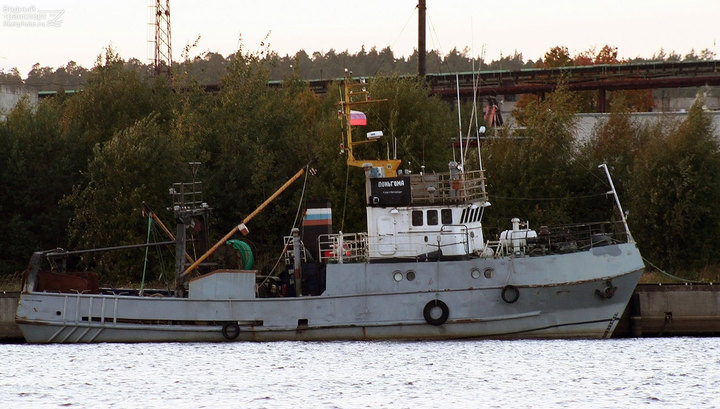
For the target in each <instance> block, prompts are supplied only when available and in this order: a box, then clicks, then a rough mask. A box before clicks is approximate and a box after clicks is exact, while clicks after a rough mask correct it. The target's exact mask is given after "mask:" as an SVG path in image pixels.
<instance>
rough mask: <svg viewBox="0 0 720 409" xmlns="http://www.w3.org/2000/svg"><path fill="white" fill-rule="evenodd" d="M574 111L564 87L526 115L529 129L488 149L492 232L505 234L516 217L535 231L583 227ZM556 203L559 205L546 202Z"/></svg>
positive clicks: (528, 109) (531, 106)
mask: <svg viewBox="0 0 720 409" xmlns="http://www.w3.org/2000/svg"><path fill="white" fill-rule="evenodd" d="M574 107H575V104H574V101H573V98H572V94H571V93H569V92H568V91H567V89H565V88H564V87H563V86H560V87H558V89H557V90H556V91H555V92H553V93H551V94H549V95H548V96H547V97H546V98H545V99H544V100H541V101H533V102H531V103H530V104H529V105H528V106H527V107H526V108H525V109H524V115H523V118H524V120H523V122H522V125H523V126H524V128H521V129H520V130H519V131H517V133H516V134H514V135H511V136H510V137H501V138H497V139H493V140H491V141H490V142H489V143H488V144H487V145H486V147H485V148H484V151H483V152H484V155H485V157H486V160H484V164H485V166H486V168H487V178H488V184H489V194H490V199H491V200H490V201H491V202H492V203H493V207H492V208H490V209H488V211H487V215H488V219H487V222H486V225H487V226H488V227H491V228H492V227H498V228H499V229H501V230H502V229H504V228H506V227H507V226H508V225H509V220H510V219H511V218H512V217H519V218H521V219H523V220H530V221H531V222H532V223H534V224H535V225H537V224H561V223H569V222H573V221H575V222H577V220H572V202H571V201H570V200H569V199H571V195H572V192H573V191H574V187H575V186H576V185H579V184H581V183H580V182H578V181H576V180H575V179H574V177H575V176H576V175H575V174H574V172H573V170H574V166H575V162H574V158H575V147H574V127H575V116H574V114H575V111H574ZM506 132H507V130H506ZM550 198H552V199H554V200H544V199H550Z"/></svg>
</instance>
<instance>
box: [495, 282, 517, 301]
mask: <svg viewBox="0 0 720 409" xmlns="http://www.w3.org/2000/svg"><path fill="white" fill-rule="evenodd" d="M500 296H501V297H502V299H503V301H505V302H506V303H508V304H512V303H514V302H515V301H517V300H518V298H520V290H518V288H517V287H515V286H514V285H506V286H505V287H503V289H502V293H500Z"/></svg>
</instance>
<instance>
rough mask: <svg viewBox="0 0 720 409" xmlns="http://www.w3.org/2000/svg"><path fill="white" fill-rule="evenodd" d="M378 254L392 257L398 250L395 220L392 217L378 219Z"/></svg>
mask: <svg viewBox="0 0 720 409" xmlns="http://www.w3.org/2000/svg"><path fill="white" fill-rule="evenodd" d="M376 231H377V235H378V239H377V243H378V253H380V254H382V255H383V256H391V255H393V254H395V251H396V250H397V247H396V244H395V219H394V218H392V217H390V216H381V217H378V218H377V230H376Z"/></svg>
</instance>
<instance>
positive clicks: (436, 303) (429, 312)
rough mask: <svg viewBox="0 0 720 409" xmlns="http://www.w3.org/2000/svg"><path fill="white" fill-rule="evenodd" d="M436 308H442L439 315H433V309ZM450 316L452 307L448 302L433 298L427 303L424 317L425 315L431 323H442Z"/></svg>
mask: <svg viewBox="0 0 720 409" xmlns="http://www.w3.org/2000/svg"><path fill="white" fill-rule="evenodd" d="M436 308H440V316H439V317H436V316H433V311H434V310H435V309H436ZM448 316H450V309H449V308H448V306H447V304H445V303H444V302H442V301H440V300H432V301H430V302H428V303H427V304H425V308H423V317H425V321H427V323H428V324H430V325H435V326H438V325H442V324H444V323H445V321H447V319H448Z"/></svg>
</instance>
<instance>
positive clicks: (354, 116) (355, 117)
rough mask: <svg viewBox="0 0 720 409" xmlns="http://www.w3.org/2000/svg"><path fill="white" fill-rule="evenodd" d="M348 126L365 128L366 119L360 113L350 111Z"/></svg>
mask: <svg viewBox="0 0 720 409" xmlns="http://www.w3.org/2000/svg"><path fill="white" fill-rule="evenodd" d="M350 125H352V126H365V125H367V117H366V116H365V114H363V113H362V112H360V111H350Z"/></svg>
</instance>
